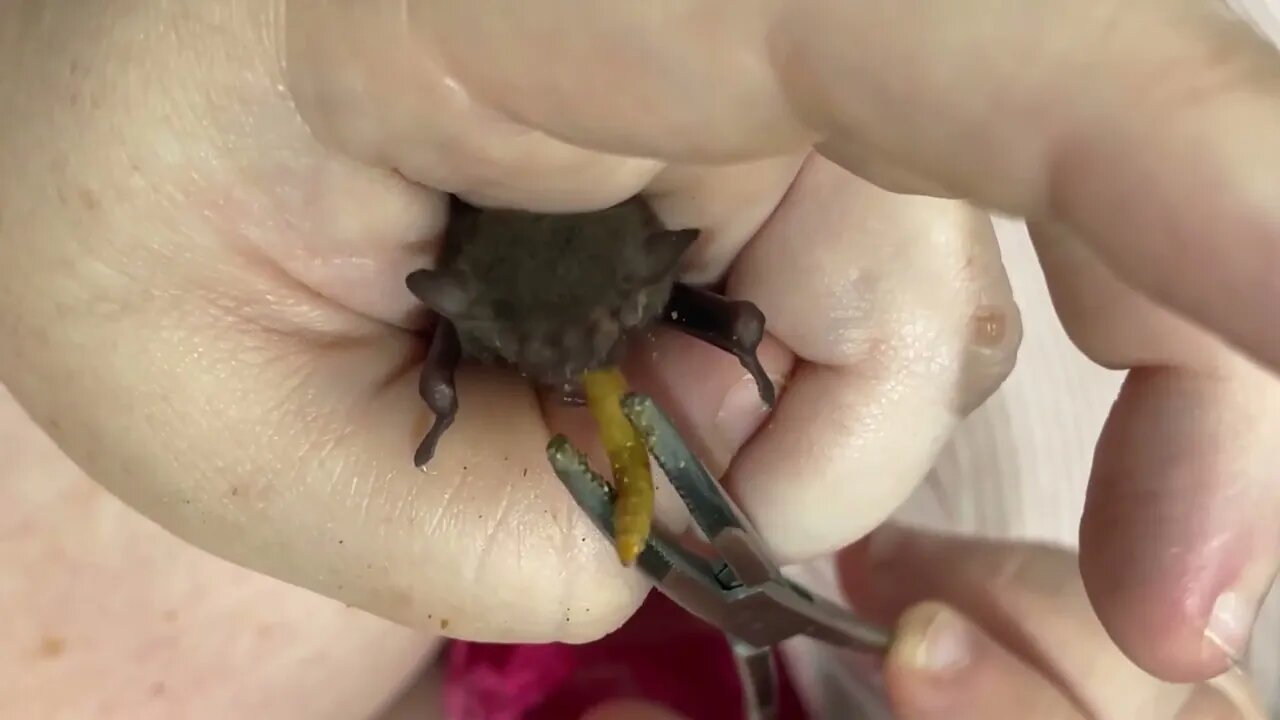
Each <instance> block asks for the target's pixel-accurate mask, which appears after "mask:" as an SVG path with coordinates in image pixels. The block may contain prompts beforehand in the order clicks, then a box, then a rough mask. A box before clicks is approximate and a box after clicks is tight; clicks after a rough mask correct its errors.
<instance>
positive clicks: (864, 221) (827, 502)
mask: <svg viewBox="0 0 1280 720" xmlns="http://www.w3.org/2000/svg"><path fill="white" fill-rule="evenodd" d="M727 287H728V292H729V294H731V295H733V296H735V297H742V298H745V299H749V300H752V301H754V302H755V303H756V304H757V305H759V306H760V308H761V309H762V310H763V311H764V313H765V315H766V317H767V318H769V328H770V332H771V333H772V334H773V335H774V336H775V337H776V338H778V339H779V340H780V341H781V343H782V344H783V345H784V346H786V347H787V348H789V349H790V350H792V351H793V352H794V353H795V354H796V356H797V360H796V364H795V366H794V367H793V368H792V370H791V374H790V376H789V377H788V379H787V381H786V387H785V392H784V393H783V395H782V397H781V399H780V401H779V403H778V406H777V408H776V410H775V411H774V413H773V414H772V415H771V416H770V417H769V420H768V421H767V422H766V423H765V424H764V425H763V426H762V427H761V428H760V429H759V431H758V432H757V433H756V434H755V435H754V436H753V437H751V439H750V442H748V443H747V444H746V445H745V446H743V447H742V449H741V451H740V452H739V453H738V454H737V455H736V456H735V457H734V459H733V465H732V468H731V470H730V472H729V482H730V484H731V487H732V489H733V492H734V493H735V495H737V496H738V498H739V500H740V502H741V503H742V506H743V508H744V510H745V511H746V512H747V513H748V514H750V515H751V517H752V520H753V522H754V523H755V524H756V526H757V527H758V528H759V529H760V531H761V532H762V533H763V534H764V535H765V537H766V539H767V541H768V542H769V544H770V545H771V547H772V549H773V550H774V551H775V552H777V553H779V555H780V556H781V557H783V558H789V559H793V558H799V557H809V556H813V555H814V554H818V553H822V552H825V551H828V550H832V549H835V548H838V547H841V546H843V545H844V544H847V543H849V542H851V541H853V540H855V539H856V538H858V537H859V536H861V535H862V534H863V533H865V532H866V531H868V530H869V529H870V528H872V527H874V526H875V525H876V524H878V523H879V522H880V521H881V520H883V518H884V517H886V516H887V515H888V514H889V513H890V512H892V510H893V508H894V507H896V506H897V505H898V503H900V502H901V501H902V499H903V498H904V497H905V496H906V495H907V494H908V493H909V492H910V491H911V489H912V488H913V487H914V486H915V484H916V483H917V482H919V480H920V479H921V478H922V477H923V476H924V474H925V473H926V472H927V470H928V467H929V465H930V464H931V463H932V461H933V458H934V454H935V453H936V451H937V449H938V448H939V447H940V445H941V444H942V443H943V442H945V440H946V438H947V436H948V435H949V433H950V432H951V430H952V428H953V427H954V425H955V423H956V422H957V421H958V419H959V418H960V417H962V416H963V415H964V414H965V413H966V412H967V411H968V410H969V409H970V408H971V407H973V405H974V404H975V403H976V402H980V401H981V400H982V399H984V398H985V397H987V396H988V395H989V394H990V393H991V392H993V391H994V389H995V388H996V387H997V386H998V385H999V383H1000V382H1001V381H1002V380H1003V379H1004V377H1005V375H1006V374H1007V373H1008V371H1009V369H1010V368H1011V366H1012V362H1013V359H1014V355H1015V353H1016V349H1017V346H1018V342H1019V339H1020V336H1021V333H1020V327H1021V326H1020V323H1019V316H1018V312H1017V309H1016V307H1015V306H1014V304H1013V300H1012V297H1011V294H1010V292H1009V286H1008V281H1007V278H1005V277H1004V275H1003V267H1002V266H1001V264H1000V261H999V255H998V248H997V247H996V245H995V241H994V236H993V233H992V230H991V226H990V224H989V222H988V220H987V219H986V217H985V216H983V215H981V214H979V213H976V212H974V211H972V210H969V209H968V208H966V207H965V206H963V205H961V204H958V203H954V202H952V201H947V200H938V199H933V198H918V197H917V198H909V197H904V196H897V195H893V194H890V193H887V192H885V191H883V190H881V189H879V188H877V187H875V186H873V185H871V184H869V183H866V182H864V181H861V180H859V179H857V178H855V177H853V176H851V175H849V174H848V173H846V172H844V171H843V170H841V169H840V168H838V167H837V166H835V165H834V164H832V163H830V162H829V161H827V160H825V159H822V158H820V157H816V156H815V157H814V158H812V159H811V161H810V162H809V163H808V164H807V165H806V167H805V169H804V170H803V171H802V172H801V174H800V176H799V178H798V179H797V180H796V183H795V184H794V185H793V186H792V188H791V191H790V193H789V194H788V196H787V199H786V200H785V201H784V202H783V204H782V205H781V206H780V207H779V208H778V210H777V211H776V212H775V213H774V215H773V216H772V217H771V218H770V220H769V222H768V223H767V224H766V225H765V227H764V228H763V229H762V230H761V232H760V234H759V235H758V236H757V237H756V238H755V239H754V240H752V242H751V243H750V244H749V245H748V246H747V247H746V248H745V249H744V251H743V253H742V255H741V256H740V257H739V259H738V261H737V262H736V263H735V265H734V267H733V268H732V270H731V272H730V275H729V278H728V286H727ZM726 362H732V360H731V359H730V360H728V361H726ZM669 370H670V368H667V367H664V368H661V369H659V370H658V371H657V372H659V373H662V374H663V375H664V377H665V376H666V373H667V372H668V371H669ZM738 375H739V376H741V375H742V373H741V370H739V371H738ZM673 402H674V403H675V404H676V406H677V407H679V405H680V400H679V398H673ZM694 430H695V432H694V435H695V436H696V435H697V432H696V431H697V430H698V429H697V428H695V429H694ZM704 432H705V431H704Z"/></svg>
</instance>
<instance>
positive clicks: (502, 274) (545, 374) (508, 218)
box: [407, 199, 698, 395]
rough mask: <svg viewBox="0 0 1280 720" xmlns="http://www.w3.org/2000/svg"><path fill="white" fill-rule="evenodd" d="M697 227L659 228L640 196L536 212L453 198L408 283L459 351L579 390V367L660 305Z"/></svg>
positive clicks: (619, 343) (603, 359) (616, 351)
mask: <svg viewBox="0 0 1280 720" xmlns="http://www.w3.org/2000/svg"><path fill="white" fill-rule="evenodd" d="M697 237H698V231H697V230H692V229H689V230H668V229H665V228H663V227H662V226H661V224H660V223H659V222H658V220H657V218H656V216H654V214H653V212H652V211H651V210H650V208H649V207H648V205H647V204H646V203H644V201H643V200H640V199H633V200H630V201H627V202H624V203H622V204H620V205H615V206H613V207H610V208H607V209H605V210H600V211H596V212H588V213H576V214H557V215H543V214H536V213H528V212H523V211H513V210H480V209H477V208H472V207H470V206H466V205H462V204H455V206H454V214H453V216H452V217H451V219H450V224H449V228H448V229H447V231H446V238H445V247H444V251H443V252H442V256H441V258H440V263H439V267H438V268H436V269H433V270H419V271H417V272H415V273H413V274H411V275H410V276H409V278H408V280H407V282H408V285H409V289H410V290H411V291H413V293H414V294H415V295H416V296H417V297H418V298H419V299H421V300H422V301H423V302H425V303H427V304H428V305H430V306H431V307H432V308H433V309H434V310H435V311H436V312H438V313H439V314H440V315H442V316H444V317H445V318H448V319H449V320H450V321H451V322H452V323H453V324H454V326H455V327H456V328H457V330H458V336H459V339H460V341H461V343H462V347H463V351H464V353H465V354H466V355H468V356H469V357H471V358H473V359H476V360H479V361H481V362H500V363H504V364H508V365H512V366H514V367H515V368H516V369H517V370H518V371H519V372H520V373H522V374H523V375H525V376H527V377H529V378H530V379H532V380H533V381H535V382H537V383H539V384H541V385H545V386H549V387H554V388H558V389H562V390H564V391H567V392H570V393H571V394H574V395H576V389H577V387H578V382H579V380H580V378H581V376H582V374H583V373H584V372H585V371H587V370H592V369H597V368H600V367H603V366H606V365H612V364H616V363H617V362H618V361H619V359H620V355H621V352H622V348H623V345H624V342H625V340H626V339H627V338H628V337H630V336H632V335H633V334H634V333H636V332H637V331H640V330H642V329H643V328H645V327H646V326H648V325H650V324H651V323H653V322H654V321H655V320H656V319H657V318H658V317H659V315H660V314H661V313H662V312H663V309H664V308H665V307H666V304H667V300H668V299H669V297H670V294H671V289H672V286H673V285H674V283H675V280H676V271H677V268H678V265H679V262H680V258H681V257H682V256H683V254H684V252H685V251H686V250H687V249H688V248H689V246H690V245H691V244H692V243H693V241H694V240H695V239H696V238H697Z"/></svg>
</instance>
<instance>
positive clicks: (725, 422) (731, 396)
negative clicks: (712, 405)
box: [716, 375, 779, 456]
mask: <svg viewBox="0 0 1280 720" xmlns="http://www.w3.org/2000/svg"><path fill="white" fill-rule="evenodd" d="M771 379H773V382H774V386H775V387H777V386H778V385H779V382H778V380H777V379H776V378H771ZM767 417H769V407H768V406H767V405H765V404H764V401H763V400H761V399H760V389H759V388H758V387H757V386H756V381H755V380H754V379H753V378H752V377H751V376H750V375H747V376H745V377H743V378H742V379H741V380H739V381H738V382H737V383H735V384H734V385H733V387H731V388H729V392H727V393H725V396H724V400H723V401H722V402H721V403H720V409H719V411H718V412H717V413H716V432H717V433H719V435H720V442H721V444H722V450H723V452H725V453H726V454H727V455H728V456H732V455H733V454H734V453H736V452H738V449H739V448H741V447H742V446H743V445H744V444H745V443H746V442H747V440H748V439H749V438H750V437H751V436H752V435H753V434H754V433H755V431H756V430H758V429H760V425H761V424H762V423H763V422H764V421H765V418H767Z"/></svg>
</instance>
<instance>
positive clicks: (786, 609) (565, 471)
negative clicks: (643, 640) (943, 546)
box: [547, 394, 890, 720]
mask: <svg viewBox="0 0 1280 720" xmlns="http://www.w3.org/2000/svg"><path fill="white" fill-rule="evenodd" d="M622 412H623V414H624V415H625V416H626V418H627V420H628V421H629V422H630V423H631V425H632V426H633V427H635V428H636V429H637V430H638V431H639V432H640V435H641V436H642V437H643V438H644V441H645V445H646V446H647V447H648V450H649V454H650V455H652V456H653V458H654V459H655V460H656V461H657V463H658V466H659V467H661V468H662V470H663V472H664V473H666V476H667V478H668V479H669V480H670V481H671V484H672V485H673V486H674V487H675V489H676V491H677V492H678V493H679V495H680V497H681V499H682V500H683V501H684V503H685V506H686V507H688V509H689V513H690V515H692V517H693V520H694V522H696V523H697V525H698V527H699V528H701V529H702V532H703V533H704V534H705V536H706V538H707V540H708V541H709V542H710V544H711V546H712V548H713V549H714V550H715V552H716V553H718V554H719V556H720V559H711V560H709V559H707V558H705V557H703V556H702V555H699V554H696V553H694V552H693V551H691V550H689V549H687V548H685V547H684V546H682V545H681V543H679V542H678V541H677V540H676V539H675V538H674V537H673V536H672V535H671V534H669V533H667V532H666V531H664V530H663V529H662V528H659V527H654V529H653V531H652V533H651V534H650V537H649V540H648V541H647V543H646V544H645V547H644V549H643V550H642V551H641V553H640V556H639V558H638V559H637V562H636V564H637V566H638V567H639V568H640V570H641V571H642V572H644V573H645V575H647V576H648V577H649V578H650V580H651V581H652V582H653V583H654V584H655V585H656V586H657V588H658V589H659V590H660V591H661V592H662V593H663V594H665V595H666V596H667V597H669V598H670V599H671V600H672V601H673V602H675V603H676V604H677V605H679V606H681V607H682V608H684V609H685V610H686V611H687V612H689V613H691V614H692V615H694V616H696V617H698V618H700V619H702V620H703V621H704V622H706V623H708V624H710V625H711V626H713V627H715V628H718V629H719V630H721V631H722V632H724V634H725V635H726V637H727V639H728V642H729V645H730V646H731V647H732V649H733V655H734V660H735V662H736V663H737V667H738V673H739V677H740V678H741V681H742V689H743V700H744V707H745V708H746V714H747V717H748V718H750V719H751V720H766V719H768V718H774V717H776V716H777V713H778V705H779V693H778V669H777V666H776V665H775V663H774V656H773V653H772V649H773V648H774V647H775V646H776V645H778V644H779V643H781V642H782V641H784V640H787V639H788V638H792V637H796V636H801V635H803V636H808V637H810V638H813V639H816V640H819V641H821V642H825V643H827V644H830V645H834V646H837V647H843V648H847V649H849V650H853V651H857V652H864V653H870V654H872V655H873V656H882V655H883V654H884V652H885V651H886V649H887V648H888V646H889V643H890V637H889V633H888V631H886V630H884V629H882V628H879V627H876V626H874V625H871V624H869V623H867V622H865V621H863V620H860V619H859V618H858V617H856V616H855V615H853V614H852V613H851V612H850V611H849V610H847V609H845V608H843V607H841V606H839V605H837V604H835V603H833V602H830V601H828V600H825V599H823V598H821V597H818V596H816V595H814V594H812V593H810V592H809V591H807V590H805V589H804V588H803V587H801V586H799V585H798V584H796V583H794V582H792V581H791V580H789V579H787V578H786V577H784V576H783V574H782V571H781V568H779V567H778V566H777V565H776V564H775V563H774V562H773V561H772V560H770V559H769V557H768V553H767V552H766V550H765V546H764V543H763V542H762V541H761V539H760V537H759V536H758V535H757V534H756V533H755V532H754V531H753V530H752V529H751V527H750V525H749V524H748V522H747V520H746V519H745V518H744V517H743V516H742V514H741V513H740V512H739V511H738V509H737V508H736V507H735V506H734V503H733V501H732V500H730V499H729V498H728V496H726V495H725V494H724V492H723V491H722V490H721V489H720V487H719V485H718V484H717V483H716V481H715V480H714V479H713V478H712V477H711V475H710V473H708V472H707V470H706V468H705V467H704V466H703V465H702V463H701V462H700V461H699V460H698V459H697V457H695V456H694V454H693V453H692V452H691V451H690V450H689V447H688V445H687V444H685V442H684V440H683V439H682V438H681V437H680V434H679V432H677V431H676V429H675V427H674V425H673V424H672V423H671V421H670V420H669V419H668V418H667V417H666V416H665V415H664V414H663V413H662V411H661V410H659V409H658V406H657V405H656V404H655V403H654V401H653V400H652V398H649V397H647V396H644V395H641V394H630V395H627V396H626V397H625V398H624V399H623V402H622ZM547 457H548V458H549V459H550V460H551V465H552V467H553V468H554V469H555V472H556V475H558V476H559V478H560V480H561V482H562V483H564V485H565V487H566V488H567V489H568V490H569V492H570V493H571V494H572V495H573V498H574V500H576V501H577V503H578V505H579V507H581V508H582V509H583V510H584V511H585V512H586V513H587V514H588V515H589V516H590V517H591V520H592V522H594V523H595V525H596V527H597V528H599V529H600V531H601V532H602V533H604V534H605V536H606V537H608V538H610V539H611V540H612V539H613V501H614V494H615V493H614V490H613V488H612V487H611V486H610V485H609V484H607V483H606V482H605V481H604V479H603V478H602V477H601V476H600V475H599V474H598V473H596V472H595V471H593V470H592V469H591V467H590V465H589V463H588V461H587V458H586V456H585V455H583V454H582V453H581V452H580V451H578V450H577V449H576V448H574V447H573V446H572V445H571V444H570V443H569V441H568V439H567V438H565V437H564V436H562V435H558V436H556V437H555V438H553V439H552V440H551V442H550V443H549V444H548V445H547Z"/></svg>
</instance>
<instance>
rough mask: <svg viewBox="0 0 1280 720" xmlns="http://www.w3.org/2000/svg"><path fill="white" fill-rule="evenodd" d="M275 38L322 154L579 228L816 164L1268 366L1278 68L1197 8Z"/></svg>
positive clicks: (1251, 42) (558, 11)
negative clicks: (710, 168)
mask: <svg viewBox="0 0 1280 720" xmlns="http://www.w3.org/2000/svg"><path fill="white" fill-rule="evenodd" d="M975 17H980V18H983V21H982V22H981V23H975V22H972V21H971V19H972V18H975ZM285 18H286V22H287V25H286V28H285V30H286V32H285V36H286V40H287V45H288V47H287V52H286V53H285V57H286V60H287V62H286V66H287V67H288V78H287V83H288V88H289V90H290V92H291V93H292V95H293V97H294V99H295V100H296V102H297V104H298V106H299V108H300V110H301V112H302V113H303V117H304V118H305V120H306V121H307V123H308V124H309V125H310V126H311V128H312V129H313V131H314V132H315V133H316V135H317V137H319V138H320V139H321V140H322V141H323V142H327V143H331V144H333V145H334V146H336V147H340V148H343V149H344V150H346V151H348V152H351V153H353V154H354V155H355V156H356V157H358V158H360V159H362V160H365V161H367V162H371V163H374V164H376V165H380V166H390V167H395V168H397V169H399V170H401V171H402V172H404V174H405V175H407V176H408V177H410V178H412V179H415V180H418V181H420V182H424V183H428V184H431V185H433V186H436V187H441V188H444V189H449V190H460V191H464V192H466V191H468V190H471V189H475V192H477V193H478V194H479V195H481V196H483V197H485V198H488V199H491V200H494V201H500V202H505V203H515V204H520V205H528V206H537V207H544V208H553V207H566V206H569V205H581V204H584V203H586V204H593V205H595V204H602V203H605V202H607V201H609V200H617V199H621V198H622V197H623V196H625V195H626V194H628V193H630V192H632V191H633V190H634V189H635V188H637V187H639V186H641V185H643V183H644V181H645V178H647V177H650V176H651V174H652V173H653V172H654V171H655V170H654V167H653V166H652V165H650V164H648V161H644V160H636V159H634V158H656V159H658V160H665V161H671V160H675V161H686V162H689V161H694V162H698V161H705V162H711V161H726V160H732V161H739V160H745V159H756V158H761V157H766V156H770V155H776V154H781V153H786V152H793V151H797V150H800V149H802V148H804V147H807V146H808V145H810V144H811V143H815V142H816V143H817V144H818V147H819V148H820V149H821V150H822V151H823V152H824V153H826V154H827V155H828V156H830V157H832V158H833V159H835V160H837V161H838V162H839V163H840V164H842V165H843V166H844V167H847V168H850V169H853V170H854V171H856V172H858V173H860V174H862V175H864V176H865V177H867V178H869V179H871V180H873V181H875V182H877V183H880V184H882V185H885V186H887V187H891V188H893V189H899V190H908V191H912V192H931V193H937V194H948V195H956V196H960V197H965V198H968V199H971V200H973V201H975V202H976V203H978V204H980V205H982V206H987V207H993V208H997V209H1000V210H1002V211H1005V212H1008V213H1011V214H1016V215H1021V216H1031V217H1037V218H1044V219H1053V220H1056V221H1059V222H1062V223H1064V224H1065V225H1067V226H1069V227H1071V228H1073V229H1074V230H1076V231H1077V232H1079V233H1080V234H1081V236H1082V237H1083V238H1084V239H1085V240H1086V241H1087V242H1088V243H1090V245H1091V246H1092V247H1094V248H1095V250H1096V251H1097V252H1098V254H1099V257H1100V258H1102V259H1103V260H1104V261H1105V262H1106V263H1107V264H1108V265H1109V266H1110V267H1112V268H1113V269H1114V270H1116V272H1117V273H1118V274H1119V275H1120V276H1121V277H1123V278H1124V279H1125V281H1126V282H1128V283H1131V284H1133V285H1134V286H1136V287H1138V288H1140V289H1142V290H1143V291H1144V292H1146V293H1149V294H1151V295H1152V296H1153V297H1156V298H1158V299H1159V300H1160V301H1161V302H1163V303H1165V304H1168V305H1169V306H1170V307H1173V308H1175V309H1177V310H1178V311H1179V312H1182V313H1185V314H1186V315H1187V316H1188V317H1190V318H1193V319H1195V320H1196V321H1197V322H1199V323H1202V324H1204V325H1206V326H1207V327H1209V328H1210V329H1212V330H1213V331H1214V332H1216V333H1219V334H1221V335H1223V336H1224V337H1226V338H1227V339H1229V340H1230V341H1232V342H1234V343H1237V344H1239V345H1240V346H1241V347H1243V348H1245V349H1246V350H1248V351H1249V352H1251V353H1253V354H1254V355H1256V356H1257V357H1259V358H1261V359H1262V360H1264V361H1265V362H1267V363H1269V364H1270V365H1271V366H1272V367H1280V334H1277V333H1274V332H1273V323H1272V318H1271V317H1270V315H1269V314H1268V312H1267V309H1269V308H1271V307H1274V306H1275V305H1276V304H1277V302H1278V301H1280V290H1278V289H1277V285H1276V283H1275V282H1274V279H1273V273H1272V268H1274V267H1276V266H1277V265H1278V264H1280V241H1278V240H1277V236H1278V234H1280V227H1278V226H1280V214H1278V213H1276V211H1275V209H1274V208H1275V204H1274V203H1272V202H1270V201H1269V199H1268V198H1269V197H1270V195H1269V193H1270V192H1271V188H1272V187H1273V186H1274V185H1275V183H1274V182H1273V177H1272V175H1271V174H1270V173H1271V172H1272V171H1271V170H1269V168H1272V167H1276V166H1280V141H1277V140H1276V139H1275V138H1274V137H1273V135H1274V134H1273V133H1270V132H1269V128H1271V127H1272V126H1273V125H1274V124H1275V123H1276V122H1277V120H1278V119H1280V60H1278V58H1277V54H1276V51H1275V49H1274V48H1273V47H1272V46H1271V45H1269V44H1268V43H1267V42H1265V41H1264V40H1263V39H1262V38H1261V37H1259V36H1258V35H1257V34H1256V33H1255V32H1254V31H1253V29H1252V28H1251V27H1250V26H1249V25H1248V24H1246V23H1245V22H1243V21H1241V20H1239V19H1238V18H1237V17H1236V16H1234V15H1233V14H1231V13H1230V12H1229V11H1228V10H1226V8H1225V7H1224V6H1222V5H1221V4H1220V3H1218V2H1216V1H1215V0H1173V1H1169V0H1139V1H1137V2H1129V3H1124V4H1116V3H1114V2H1110V1H1109V0H1090V1H1089V2H1084V3H1055V2H1032V3H1023V4H1019V5H1017V6H1008V5H1006V4H996V3H991V2H989V1H986V0H968V1H967V2H962V3H947V4H943V5H939V4H937V3H928V2H907V3H884V2H869V3H854V4H850V3H844V2H837V1H836V0H803V1H801V2H792V3H786V4H784V5H782V6H779V5H777V4H774V3H764V2H752V3H746V4H744V3H740V2H735V3H697V4H686V5H671V4H666V5H662V6H649V5H636V6H628V7H618V6H615V5H599V6H592V7H587V8H584V7H583V6H582V5H581V4H580V3H576V2H568V1H565V0H559V1H556V2H546V3H541V4H540V5H539V7H538V11H537V12H516V11H512V9H511V8H510V7H507V4H505V3H473V2H432V3H425V2H399V1H398V2H390V1H389V0H384V1H383V2H380V3H372V4H370V3H361V4H360V5H358V6H357V5H352V4H342V3H327V4H323V5H317V4H314V3H297V2H295V3H291V4H290V5H289V12H288V13H287V14H286V16H285ZM939 54H946V56H947V58H948V61H947V62H945V63H941V64H940V63H939V62H938V61H937V58H938V57H939ZM1011 57H1016V58H1019V61H1018V62H1016V63H1010V62H1009V58H1011ZM884 68H892V70H893V71H892V72H888V73H886V72H883V69H884ZM604 86H607V87H609V88H610V92H608V93H601V92H599V91H598V89H599V88H600V87H604ZM566 108H573V111H572V112H566V111H565V109H566ZM993 109H996V110H999V111H1002V112H993ZM491 138H492V140H490V139H491ZM580 148H590V149H592V150H595V151H597V152H595V153H591V152H585V151H583V150H581V149H580ZM473 156H474V157H479V158H482V159H484V160H485V161H484V162H478V163H477V162H473V159H472V158H473ZM1260 168H1262V169H1260ZM575 174H576V175H577V176H579V177H580V178H581V182H577V181H575V180H571V179H569V178H570V176H573V175H575ZM535 178H536V180H535ZM556 178H562V179H563V182H561V181H560V180H556ZM481 185H482V186H484V187H483V188H480V187H478V186H481Z"/></svg>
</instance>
